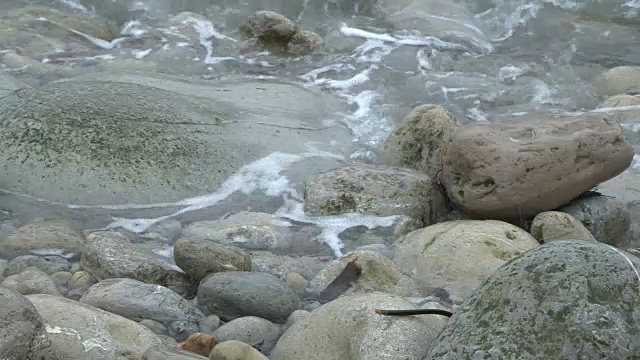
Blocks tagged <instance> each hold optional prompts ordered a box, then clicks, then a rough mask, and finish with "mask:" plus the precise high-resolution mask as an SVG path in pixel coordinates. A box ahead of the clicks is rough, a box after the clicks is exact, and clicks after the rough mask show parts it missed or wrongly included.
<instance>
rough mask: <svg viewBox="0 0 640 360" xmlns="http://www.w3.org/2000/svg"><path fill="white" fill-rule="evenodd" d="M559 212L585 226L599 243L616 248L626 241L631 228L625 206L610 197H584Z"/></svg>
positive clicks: (629, 217)
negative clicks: (626, 235)
mask: <svg viewBox="0 0 640 360" xmlns="http://www.w3.org/2000/svg"><path fill="white" fill-rule="evenodd" d="M558 210H559V211H563V212H566V213H567V214H570V215H571V216H573V217H574V218H576V219H577V220H578V221H580V222H581V223H582V224H584V226H585V227H586V228H587V229H589V231H591V233H592V234H593V236H595V238H596V239H597V240H598V241H600V242H603V243H606V244H610V245H614V246H619V245H621V244H622V243H623V242H624V241H625V239H624V236H625V234H626V233H627V232H628V231H629V228H630V226H631V216H630V214H629V211H628V210H627V208H626V206H625V204H623V203H622V202H620V201H619V200H617V199H616V198H613V197H610V196H588V197H583V198H580V199H576V200H574V201H572V202H570V203H569V204H567V205H566V206H563V207H561V208H560V209H558ZM576 239H579V238H576Z"/></svg>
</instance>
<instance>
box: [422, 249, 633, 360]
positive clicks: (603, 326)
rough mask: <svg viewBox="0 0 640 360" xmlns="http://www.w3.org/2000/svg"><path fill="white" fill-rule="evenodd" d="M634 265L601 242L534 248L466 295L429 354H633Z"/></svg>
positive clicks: (526, 357) (441, 357)
mask: <svg viewBox="0 0 640 360" xmlns="http://www.w3.org/2000/svg"><path fill="white" fill-rule="evenodd" d="M639 266H640V259H638V258H637V257H635V256H633V255H631V254H628V253H626V252H623V251H621V250H618V249H616V248H614V247H612V246H610V245H607V244H602V243H598V242H587V241H582V240H580V241H577V240H567V241H553V242H550V243H547V244H544V245H542V246H539V247H537V248H535V249H533V250H530V251H528V252H526V253H525V254H523V255H522V256H520V257H518V258H515V259H513V260H512V261H510V262H509V263H507V264H505V265H504V266H502V267H501V268H500V269H498V270H497V271H496V272H495V273H494V274H493V275H492V276H491V277H490V278H489V279H488V280H487V281H486V282H485V283H484V284H483V285H482V287H480V288H479V289H478V290H477V291H476V292H475V293H474V294H473V295H472V296H471V297H470V298H469V299H467V300H466V301H465V302H464V303H463V304H462V306H461V307H460V308H459V309H458V310H457V311H456V313H455V314H454V315H453V317H452V318H451V320H450V322H449V325H448V326H447V327H446V328H445V329H444V331H443V332H442V333H441V334H440V336H439V339H438V345H437V346H436V347H435V348H434V349H433V351H432V352H431V355H430V357H427V358H426V359H433V360H436V359H437V360H449V359H451V360H453V359H455V360H467V359H469V360H470V359H487V360H492V359H495V360H498V359H515V358H517V359H521V360H530V359H540V360H542V359H637V358H639V357H640V338H638V336H637V334H638V332H639V331H640V306H639V305H640V295H639V294H640V293H639V292H638V289H639V287H640V276H639V275H638V270H637V269H638V267H639Z"/></svg>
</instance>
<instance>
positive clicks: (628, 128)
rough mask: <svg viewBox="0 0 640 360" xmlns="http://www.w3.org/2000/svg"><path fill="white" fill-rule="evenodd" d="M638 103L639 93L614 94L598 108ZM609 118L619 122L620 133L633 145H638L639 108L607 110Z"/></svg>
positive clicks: (639, 100)
mask: <svg viewBox="0 0 640 360" xmlns="http://www.w3.org/2000/svg"><path fill="white" fill-rule="evenodd" d="M638 105H640V95H628V94H621V95H614V96H612V97H609V98H607V99H606V100H604V101H603V102H602V103H600V105H598V108H599V109H603V108H615V107H627V106H638ZM608 113H609V114H610V115H611V118H612V119H614V120H616V121H617V122H618V123H620V126H621V127H622V134H623V135H624V137H625V139H626V140H627V141H628V142H629V143H630V144H631V145H632V146H634V147H636V146H637V145H640V109H636V110H624V111H608Z"/></svg>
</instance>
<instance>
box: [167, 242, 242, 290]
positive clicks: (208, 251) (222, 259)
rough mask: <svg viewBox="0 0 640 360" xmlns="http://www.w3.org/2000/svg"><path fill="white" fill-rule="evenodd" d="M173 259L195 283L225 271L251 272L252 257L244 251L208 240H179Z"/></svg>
mask: <svg viewBox="0 0 640 360" xmlns="http://www.w3.org/2000/svg"><path fill="white" fill-rule="evenodd" d="M173 259H174V260H175V262H176V265H178V266H179V267H180V268H181V269H182V270H184V272H186V273H187V275H189V276H190V277H191V279H192V280H193V281H196V282H199V281H200V280H202V278H204V277H205V276H207V275H208V274H212V273H218V272H224V271H251V256H249V254H247V253H246V252H244V251H243V250H242V249H240V248H238V247H235V246H229V245H223V244H218V243H215V242H213V241H208V240H192V239H189V238H182V239H180V240H178V242H177V243H176V245H175V247H174V250H173Z"/></svg>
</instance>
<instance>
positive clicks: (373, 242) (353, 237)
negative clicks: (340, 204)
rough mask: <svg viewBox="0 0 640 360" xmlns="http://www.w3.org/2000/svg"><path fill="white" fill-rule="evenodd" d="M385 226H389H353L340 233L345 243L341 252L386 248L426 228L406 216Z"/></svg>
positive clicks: (420, 222)
mask: <svg viewBox="0 0 640 360" xmlns="http://www.w3.org/2000/svg"><path fill="white" fill-rule="evenodd" d="M384 225H388V224H381V226H376V227H369V226H367V225H359V226H352V227H350V228H348V229H346V230H344V231H342V232H340V234H338V238H339V239H340V240H341V241H342V243H343V247H342V248H341V250H342V251H343V252H349V251H353V250H356V249H358V248H360V247H365V246H372V247H379V246H385V244H391V243H393V242H394V241H396V240H397V239H398V238H400V237H402V236H403V235H406V234H408V233H410V232H412V231H413V230H417V229H420V228H423V227H424V225H423V223H422V221H421V220H416V219H413V218H410V217H408V216H404V215H399V216H397V217H396V218H395V219H394V220H393V222H392V223H391V224H390V225H389V226H384Z"/></svg>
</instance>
